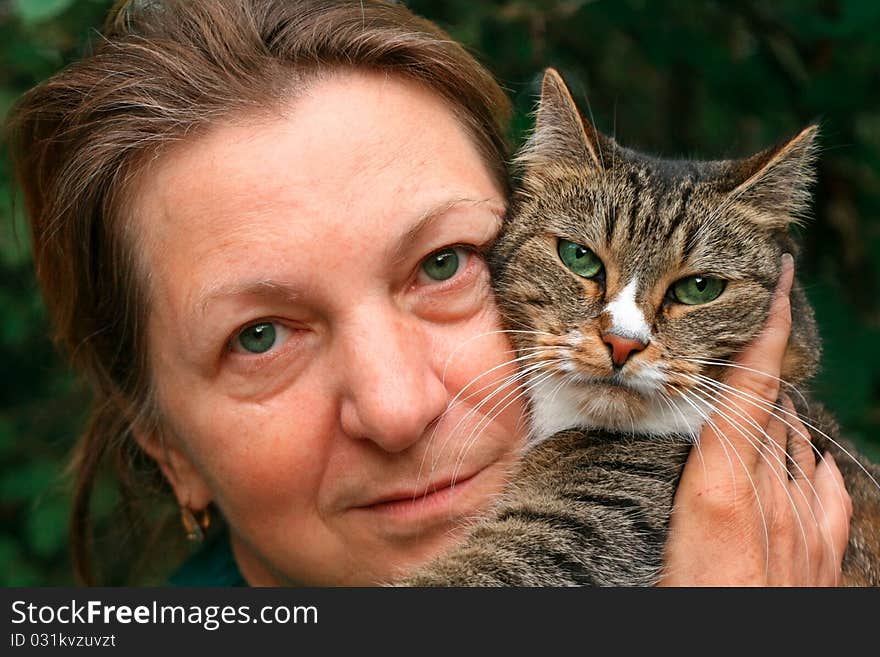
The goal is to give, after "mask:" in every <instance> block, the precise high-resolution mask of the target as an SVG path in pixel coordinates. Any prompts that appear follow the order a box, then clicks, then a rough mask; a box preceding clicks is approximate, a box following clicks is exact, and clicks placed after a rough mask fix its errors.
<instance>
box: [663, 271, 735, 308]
mask: <svg viewBox="0 0 880 657" xmlns="http://www.w3.org/2000/svg"><path fill="white" fill-rule="evenodd" d="M725 285H726V281H724V280H722V279H720V278H712V277H711V276H688V277H687V278H682V279H681V280H680V281H678V282H677V283H675V284H674V285H673V286H672V290H671V291H672V296H673V297H674V298H675V300H676V301H678V302H679V303H684V304H687V305H688V306H697V305H699V304H701V303H709V302H710V301H714V300H715V299H717V298H718V297H719V296H720V295H721V293H722V292H724V287H725Z"/></svg>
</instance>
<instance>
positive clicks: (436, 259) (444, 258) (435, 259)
mask: <svg viewBox="0 0 880 657" xmlns="http://www.w3.org/2000/svg"><path fill="white" fill-rule="evenodd" d="M460 266H461V262H460V259H459V257H458V253H457V249H451V248H450V249H443V250H442V251H437V252H435V253H432V254H431V255H429V256H428V257H427V258H425V259H424V261H422V271H423V272H425V275H426V276H427V277H428V278H430V279H431V280H434V281H445V280H448V279H450V278H452V277H453V276H455V274H456V273H457V272H458V269H459V267H460Z"/></svg>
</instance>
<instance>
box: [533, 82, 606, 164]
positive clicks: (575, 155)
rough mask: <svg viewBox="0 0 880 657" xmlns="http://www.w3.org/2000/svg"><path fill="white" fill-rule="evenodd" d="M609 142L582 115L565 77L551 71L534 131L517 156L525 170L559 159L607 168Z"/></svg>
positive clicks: (539, 105) (544, 87) (536, 115)
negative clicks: (605, 162)
mask: <svg viewBox="0 0 880 657" xmlns="http://www.w3.org/2000/svg"><path fill="white" fill-rule="evenodd" d="M608 141H609V140H608V139H607V138H606V137H603V136H602V135H601V134H600V133H599V132H598V131H597V130H596V129H595V128H594V127H593V126H592V124H591V123H590V122H589V121H585V120H584V118H583V117H582V116H581V113H580V111H579V110H578V107H577V105H576V104H575V102H574V99H573V98H572V97H571V93H570V92H569V90H568V87H567V86H566V84H565V81H563V79H562V76H561V75H559V73H558V72H557V71H556V70H555V69H552V68H548V69H547V70H546V71H545V73H544V81H543V83H542V85H541V100H540V101H539V103H538V110H537V112H536V114H535V129H534V132H532V135H531V137H529V139H528V141H527V142H526V144H525V146H523V148H522V151H521V152H520V153H519V154H518V155H517V162H518V163H519V164H520V165H521V166H523V167H524V168H526V169H528V168H529V167H530V166H531V165H534V164H540V163H547V162H551V161H557V160H565V161H570V162H577V163H585V164H589V165H591V166H595V167H599V168H604V159H605V157H606V156H605V155H604V154H603V146H604V147H605V150H607V148H608V144H606V143H604V142H608Z"/></svg>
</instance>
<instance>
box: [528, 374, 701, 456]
mask: <svg viewBox="0 0 880 657" xmlns="http://www.w3.org/2000/svg"><path fill="white" fill-rule="evenodd" d="M529 392H530V397H531V411H532V417H533V422H532V436H531V438H530V441H529V442H530V445H532V446H534V445H535V444H537V443H539V442H542V441H544V440H546V439H547V438H549V437H551V436H552V435H553V434H555V433H557V432H559V431H563V430H566V429H599V430H603V431H611V432H614V433H624V434H631V435H639V436H645V435H648V436H672V435H679V436H687V437H690V438H696V436H697V435H698V434H699V431H700V428H701V426H702V424H703V422H704V421H705V413H706V412H707V411H708V409H698V408H695V407H694V405H692V404H689V403H688V402H687V400H685V399H684V398H681V397H663V396H662V395H661V393H660V392H659V391H654V392H648V391H642V390H636V389H634V388H632V387H630V386H626V385H618V384H616V383H610V382H608V383H606V382H595V381H591V382H576V381H569V380H563V381H558V380H557V381H551V382H548V383H543V384H541V385H538V386H533V387H531V388H530V391H529Z"/></svg>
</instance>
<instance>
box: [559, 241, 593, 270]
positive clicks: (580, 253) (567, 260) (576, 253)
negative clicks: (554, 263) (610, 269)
mask: <svg viewBox="0 0 880 657" xmlns="http://www.w3.org/2000/svg"><path fill="white" fill-rule="evenodd" d="M556 250H557V252H558V253H559V259H560V260H562V264H564V265H565V266H566V267H568V268H569V269H570V270H571V271H573V272H574V273H575V274H577V275H578V276H583V277H584V278H593V277H594V276H595V275H596V274H598V273H599V272H601V271H602V261H601V260H599V256H597V255H596V254H595V253H593V252H592V251H590V250H589V249H588V248H587V247H585V246H581V245H580V244H576V243H574V242H569V241H568V240H564V239H562V238H560V239H559V244H558V245H557V247H556Z"/></svg>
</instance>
